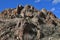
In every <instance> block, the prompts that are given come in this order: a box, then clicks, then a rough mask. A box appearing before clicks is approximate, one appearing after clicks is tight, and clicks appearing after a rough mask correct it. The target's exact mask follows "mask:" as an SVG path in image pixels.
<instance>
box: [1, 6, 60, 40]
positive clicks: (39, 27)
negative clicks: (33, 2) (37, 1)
mask: <svg viewBox="0 0 60 40" xmlns="http://www.w3.org/2000/svg"><path fill="white" fill-rule="evenodd" d="M0 40H60V20H59V19H58V18H57V17H56V16H55V15H54V14H53V13H52V12H50V11H47V10H46V9H44V8H43V9H42V10H40V11H39V10H36V9H35V8H34V7H33V6H30V5H26V6H25V7H23V6H21V5H18V7H17V8H13V9H12V8H9V9H6V10H4V11H2V12H1V13H0Z"/></svg>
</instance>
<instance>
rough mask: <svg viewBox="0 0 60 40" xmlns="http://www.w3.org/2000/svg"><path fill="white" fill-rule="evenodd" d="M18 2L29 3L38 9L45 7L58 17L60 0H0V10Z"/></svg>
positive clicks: (14, 5) (15, 5)
mask: <svg viewBox="0 0 60 40" xmlns="http://www.w3.org/2000/svg"><path fill="white" fill-rule="evenodd" d="M18 4H21V5H23V6H25V5H27V4H29V5H32V6H34V7H35V8H36V9H38V10H41V9H42V8H46V9H47V10H50V11H52V12H53V13H54V14H55V15H56V16H57V17H58V18H60V0H0V12H1V11H3V10H4V9H7V8H15V7H17V5H18Z"/></svg>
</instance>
